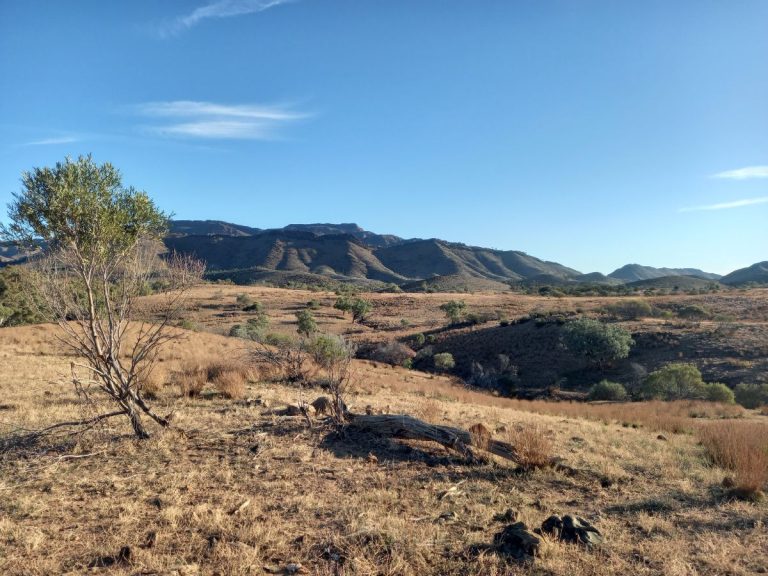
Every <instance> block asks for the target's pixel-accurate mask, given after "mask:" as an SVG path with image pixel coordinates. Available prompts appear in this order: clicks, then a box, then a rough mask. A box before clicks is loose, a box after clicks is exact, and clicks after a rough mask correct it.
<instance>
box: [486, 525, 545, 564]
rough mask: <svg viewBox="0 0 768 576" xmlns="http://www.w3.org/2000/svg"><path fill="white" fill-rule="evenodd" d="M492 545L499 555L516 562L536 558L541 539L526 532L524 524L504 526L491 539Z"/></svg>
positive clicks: (526, 528) (528, 531)
mask: <svg viewBox="0 0 768 576" xmlns="http://www.w3.org/2000/svg"><path fill="white" fill-rule="evenodd" d="M493 545H494V547H495V548H496V550H498V551H499V552H500V553H501V554H504V555H506V556H511V557H513V558H517V559H518V560H526V559H533V558H534V557H536V556H538V554H539V548H540V547H541V538H539V537H538V536H536V534H534V533H533V532H531V531H530V530H528V527H527V526H526V525H525V523H524V522H516V523H515V524H510V525H509V526H506V527H505V528H504V529H503V530H502V531H501V532H498V533H497V534H496V535H495V536H494V537H493Z"/></svg>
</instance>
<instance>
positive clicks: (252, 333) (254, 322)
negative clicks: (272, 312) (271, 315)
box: [229, 316, 269, 342]
mask: <svg viewBox="0 0 768 576" xmlns="http://www.w3.org/2000/svg"><path fill="white" fill-rule="evenodd" d="M268 325H269V320H268V319H267V317H266V316H258V317H256V318H249V319H248V321H247V322H246V323H245V324H235V325H234V326H232V328H230V330H229V335H230V336H232V337H234V338H242V339H244V340H254V341H256V342H262V341H263V340H264V337H265V336H264V331H265V330H266V329H267V327H268Z"/></svg>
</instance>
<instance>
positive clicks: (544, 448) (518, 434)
mask: <svg viewBox="0 0 768 576" xmlns="http://www.w3.org/2000/svg"><path fill="white" fill-rule="evenodd" d="M505 436H506V440H507V442H509V443H510V444H512V446H514V447H515V450H516V451H517V455H518V458H519V463H520V466H521V467H522V468H525V469H526V470H533V469H536V468H544V467H545V466H549V465H550V464H551V463H552V448H553V443H552V438H551V437H550V435H549V433H548V431H547V430H545V429H544V428H543V427H542V426H540V425H538V424H517V425H516V426H513V427H512V429H511V430H508V431H507V432H506V433H505Z"/></svg>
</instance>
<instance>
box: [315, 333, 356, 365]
mask: <svg viewBox="0 0 768 576" xmlns="http://www.w3.org/2000/svg"><path fill="white" fill-rule="evenodd" d="M307 350H308V351H309V354H310V356H312V359H313V360H314V361H315V362H316V363H317V365H318V366H321V367H323V368H326V369H327V368H328V367H329V366H333V365H334V364H337V363H338V362H341V361H343V360H346V359H348V358H351V356H352V355H353V351H352V348H351V346H350V345H349V344H348V343H347V342H346V341H345V340H344V338H342V337H341V336H336V335H335V334H318V335H317V336H315V337H314V338H312V339H311V340H310V341H309V343H308V344H307Z"/></svg>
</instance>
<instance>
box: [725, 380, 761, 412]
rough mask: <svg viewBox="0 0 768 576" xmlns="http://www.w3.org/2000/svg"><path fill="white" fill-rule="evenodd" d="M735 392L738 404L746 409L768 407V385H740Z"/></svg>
mask: <svg viewBox="0 0 768 576" xmlns="http://www.w3.org/2000/svg"><path fill="white" fill-rule="evenodd" d="M733 392H734V395H735V397H736V402H738V403H739V404H741V405H742V406H744V408H759V407H760V406H763V405H768V384H738V385H737V386H736V388H734V389H733Z"/></svg>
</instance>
